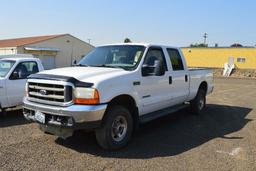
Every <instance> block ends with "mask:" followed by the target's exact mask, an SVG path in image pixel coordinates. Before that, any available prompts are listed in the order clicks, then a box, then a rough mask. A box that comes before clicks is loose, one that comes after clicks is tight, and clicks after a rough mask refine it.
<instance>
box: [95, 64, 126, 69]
mask: <svg viewBox="0 0 256 171" xmlns="http://www.w3.org/2000/svg"><path fill="white" fill-rule="evenodd" d="M90 66H91V67H106V68H122V69H124V67H122V66H113V65H106V64H101V65H90Z"/></svg>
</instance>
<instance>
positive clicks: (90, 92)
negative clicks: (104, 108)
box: [74, 87, 100, 105]
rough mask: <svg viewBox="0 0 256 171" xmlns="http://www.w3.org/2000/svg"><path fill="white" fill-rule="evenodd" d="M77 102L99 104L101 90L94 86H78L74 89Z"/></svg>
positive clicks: (75, 101)
mask: <svg viewBox="0 0 256 171" xmlns="http://www.w3.org/2000/svg"><path fill="white" fill-rule="evenodd" d="M74 96H75V98H74V103H75V104H86V105H89V104H98V103H99V102H100V95H99V92H98V91H97V90H96V89H94V88H82V87H78V88H75V89H74Z"/></svg>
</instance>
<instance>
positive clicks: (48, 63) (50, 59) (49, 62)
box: [39, 55, 55, 69]
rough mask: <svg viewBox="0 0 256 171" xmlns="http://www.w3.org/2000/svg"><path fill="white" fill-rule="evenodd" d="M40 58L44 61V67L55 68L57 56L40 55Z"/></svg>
mask: <svg viewBox="0 0 256 171" xmlns="http://www.w3.org/2000/svg"><path fill="white" fill-rule="evenodd" d="M39 59H40V60H41V61H42V64H43V66H44V69H53V68H55V57H54V56H45V55H44V56H39Z"/></svg>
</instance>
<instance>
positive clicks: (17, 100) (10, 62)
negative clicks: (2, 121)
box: [0, 57, 43, 113]
mask: <svg viewBox="0 0 256 171" xmlns="http://www.w3.org/2000/svg"><path fill="white" fill-rule="evenodd" d="M42 70H43V66H42V64H41V61H40V60H39V59H36V58H20V57H19V58H10V57H9V58H3V59H0V109H1V111H2V113H4V112H5V110H6V109H8V108H15V107H17V106H21V105H22V100H23V97H24V93H25V85H26V81H27V77H28V76H29V75H30V74H35V73H37V72H39V71H42Z"/></svg>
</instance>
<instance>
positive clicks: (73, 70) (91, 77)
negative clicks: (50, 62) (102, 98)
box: [40, 67, 128, 82]
mask: <svg viewBox="0 0 256 171" xmlns="http://www.w3.org/2000/svg"><path fill="white" fill-rule="evenodd" d="M125 73H128V71H125V70H123V69H121V68H104V67H67V68H58V69H53V70H45V71H42V72H40V74H49V75H59V76H68V77H74V78H76V79H77V80H80V81H84V82H94V81H95V79H96V78H97V80H99V77H102V79H104V78H106V77H109V76H110V75H112V76H115V75H122V74H125Z"/></svg>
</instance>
